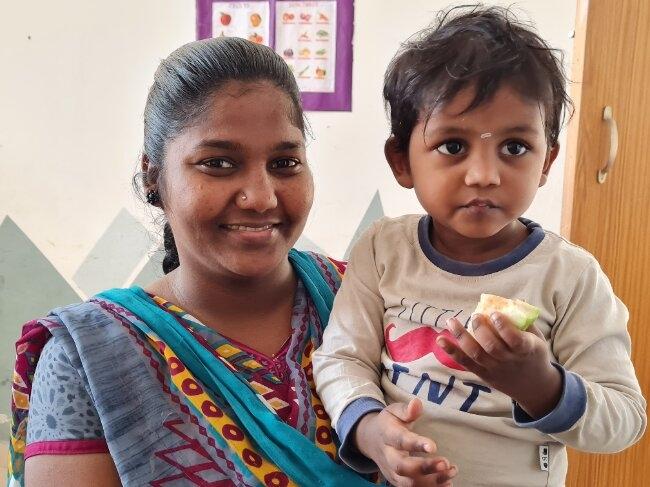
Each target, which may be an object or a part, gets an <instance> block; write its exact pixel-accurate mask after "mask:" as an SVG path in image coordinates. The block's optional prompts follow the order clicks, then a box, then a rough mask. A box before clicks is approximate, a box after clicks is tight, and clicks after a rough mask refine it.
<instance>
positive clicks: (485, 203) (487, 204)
mask: <svg viewBox="0 0 650 487" xmlns="http://www.w3.org/2000/svg"><path fill="white" fill-rule="evenodd" d="M463 207H464V208H474V207H476V208H496V207H497V205H495V204H494V203H493V202H492V200H488V199H482V198H474V199H473V200H472V201H470V202H469V203H467V204H466V205H464V206H463Z"/></svg>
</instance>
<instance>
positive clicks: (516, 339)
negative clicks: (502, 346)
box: [490, 312, 546, 354]
mask: <svg viewBox="0 0 650 487" xmlns="http://www.w3.org/2000/svg"><path fill="white" fill-rule="evenodd" d="M490 319H491V320H492V323H493V324H494V329H495V330H496V331H497V332H498V333H499V336H500V337H501V338H502V339H503V341H504V342H505V343H506V344H507V346H508V348H510V350H512V351H513V352H517V353H523V354H527V353H529V352H530V351H532V349H533V348H534V347H535V341H536V340H535V339H534V338H533V336H532V335H534V336H536V337H538V338H541V339H542V340H544V341H546V339H545V338H544V336H543V335H542V333H541V332H540V331H539V329H538V328H537V327H535V325H531V326H530V327H529V328H528V330H527V331H530V332H531V333H530V334H527V333H524V332H522V331H521V330H519V329H518V328H517V327H516V326H515V325H514V324H513V323H512V322H511V321H510V320H509V319H508V317H507V316H505V315H504V314H502V313H499V312H494V313H492V314H491V315H490Z"/></svg>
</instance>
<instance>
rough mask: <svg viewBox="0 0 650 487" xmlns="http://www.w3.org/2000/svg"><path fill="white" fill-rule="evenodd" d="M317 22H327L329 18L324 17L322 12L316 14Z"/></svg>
mask: <svg viewBox="0 0 650 487" xmlns="http://www.w3.org/2000/svg"><path fill="white" fill-rule="evenodd" d="M318 21H319V22H329V21H330V18H329V17H328V16H327V15H325V14H324V13H323V12H318Z"/></svg>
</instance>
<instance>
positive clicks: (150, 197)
mask: <svg viewBox="0 0 650 487" xmlns="http://www.w3.org/2000/svg"><path fill="white" fill-rule="evenodd" d="M147 203H149V204H150V205H153V206H156V205H158V204H159V203H160V193H158V191H156V190H155V189H150V190H149V191H147Z"/></svg>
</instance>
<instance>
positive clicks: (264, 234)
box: [220, 222, 280, 245]
mask: <svg viewBox="0 0 650 487" xmlns="http://www.w3.org/2000/svg"><path fill="white" fill-rule="evenodd" d="M279 227H280V223H275V222H273V223H248V222H246V223H227V224H223V225H220V228H222V229H223V230H225V232H226V234H227V235H228V236H229V237H230V238H234V239H235V240H237V241H238V242H240V243H243V244H256V245H264V244H268V243H270V242H271V241H272V240H273V239H274V238H276V237H277V236H278V235H279Z"/></svg>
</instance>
